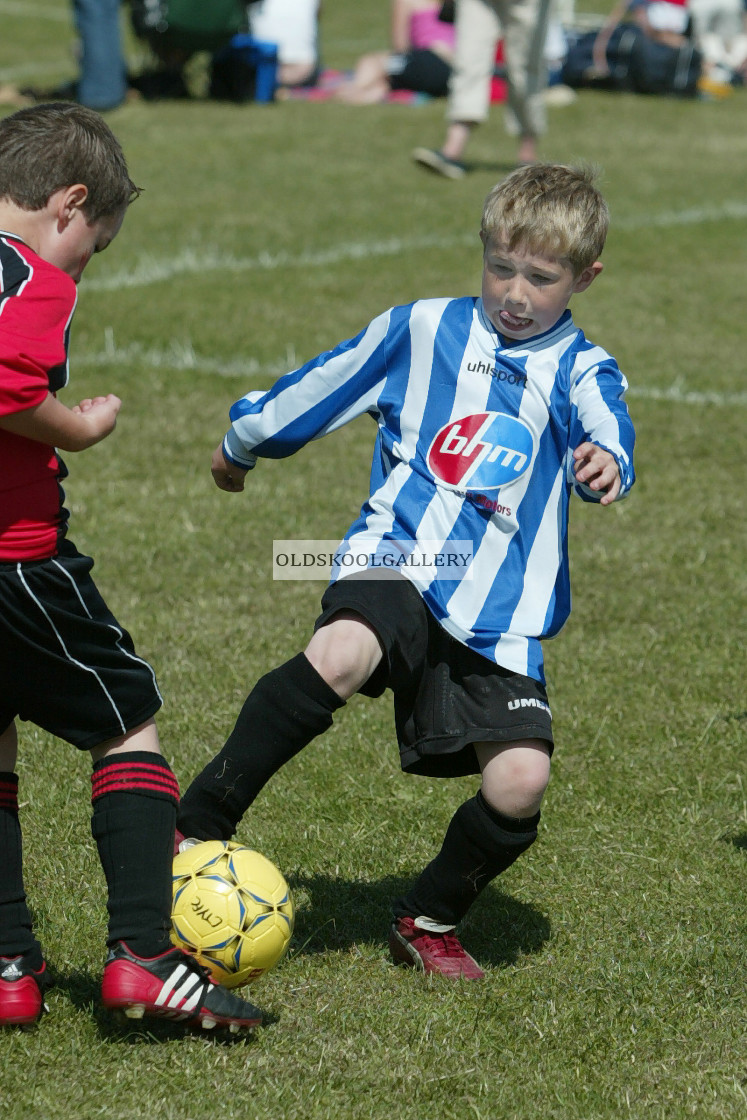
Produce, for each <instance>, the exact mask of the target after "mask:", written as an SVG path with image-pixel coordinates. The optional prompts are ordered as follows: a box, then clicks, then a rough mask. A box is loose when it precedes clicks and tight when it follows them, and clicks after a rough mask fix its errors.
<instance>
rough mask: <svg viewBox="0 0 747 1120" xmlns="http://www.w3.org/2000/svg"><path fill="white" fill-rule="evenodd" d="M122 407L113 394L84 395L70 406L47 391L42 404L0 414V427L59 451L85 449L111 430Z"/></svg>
mask: <svg viewBox="0 0 747 1120" xmlns="http://www.w3.org/2000/svg"><path fill="white" fill-rule="evenodd" d="M121 407H122V402H121V400H120V399H119V397H115V396H114V394H113V393H109V395H108V396H106V397H86V399H85V400H83V401H81V402H80V404H75V405H73V407H72V408H68V407H67V405H65V404H62V402H61V401H58V400H57V397H55V396H54V394H53V393H48V394H47V396H46V397H45V398H44V400H43V401H42V402H41V404H37V405H34V406H33V407H32V408H26V409H24V410H23V411H21V412H12V413H10V414H8V415H7V416H3V417H0V427H2V428H6V429H7V430H8V431H10V432H15V433H16V434H17V435H20V436H25V437H26V438H27V439H34V440H38V442H39V443H46V444H49V446H50V447H58V448H59V449H60V450H61V451H85V449H86V448H87V447H92V446H93V444H94V443H98V442H99V440H102V439H104V438H105V437H106V436H108V435H109V433H110V432H111V431H113V429H114V425H115V424H116V422H117V413H118V412H119V410H120V408H121Z"/></svg>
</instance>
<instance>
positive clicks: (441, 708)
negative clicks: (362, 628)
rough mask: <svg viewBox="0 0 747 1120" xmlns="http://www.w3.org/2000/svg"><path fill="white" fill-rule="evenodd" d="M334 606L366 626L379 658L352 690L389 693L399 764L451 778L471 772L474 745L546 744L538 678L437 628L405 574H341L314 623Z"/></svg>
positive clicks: (548, 723)
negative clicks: (359, 618) (377, 645)
mask: <svg viewBox="0 0 747 1120" xmlns="http://www.w3.org/2000/svg"><path fill="white" fill-rule="evenodd" d="M341 610H350V611H355V613H356V614H359V615H361V616H362V617H363V618H365V620H366V621H367V622H368V623H369V624H370V625H371V626H372V627H373V629H374V630H375V631H376V633H377V634H378V636H379V640H380V641H381V644H382V647H383V650H384V657H383V659H382V661H381V663H380V665H379V666H378V668H377V669H376V670H375V671H374V672H373V674H372V675H371V676H370V677H369V679H368V680H367V681H366V683H365V684H364V685H363V686H362V687H361V688H360V689H359V691H360V692H361V693H363V694H364V695H365V696H381V694H382V693H383V692H384V690H385V689H386V688H390V689H391V690H392V692H393V694H394V719H395V725H396V730H397V739H398V742H399V752H400V763H401V765H402V769H403V770H406V771H407V772H408V773H411V774H425V775H429V776H434V777H441V778H452V777H459V776H461V775H463V774H477V773H479V770H480V767H479V765H478V762H477V755H476V754H475V749H474V745H473V744H475V743H482V742H496V743H506V742H512V741H513V740H516V739H544V740H545V742H546V743H547V744H548V747H549V749H550V752H552V749H553V739H552V716H551V714H550V708H549V705H548V703H547V692H546V691H545V688H544V685H543V684H541V682H540V681H536V680H534V679H533V678H532V677H525V676H523V675H522V674H521V673H513V672H511V671H510V670H509V669H503V668H501V666H500V665H496V664H495V663H494V662H493V661H489V660H488V659H487V658H486V657H483V656H481V654H479V653H475V652H474V650H471V649H469V648H468V647H467V646H465V645H463V644H462V643H461V642H458V641H457V640H456V639H455V638H452V637H451V635H449V634H447V633H446V631H445V630H444V629H443V628H442V627H441V626H439V624H438V623H437V622H436V620H435V618H434V617H433V615H432V614H431V613H430V611H429V610H428V608H427V607H426V605H425V603H424V602H423V600H422V598H421V597H420V595H419V594H418V592H417V591H416V590H415V588H414V587H413V585H412V584H411V583H410V582H409V580H407V579H405V578H403V577H402V576H400V575H398V574H397V573H392V576H391V578H389V579H382V578H381V575H380V573H379V572H377V573H376V578H366V576H365V575H363V574H361V575H360V576H348V577H346V578H344V579H339V580H337V582H336V583H333V584H331V585H330V586H329V587H328V588H327V590H326V591H325V593H324V595H323V597H322V613H321V614H320V615H319V617H318V619H317V620H316V623H315V627H314V628H315V629H319V627H320V626H324V624H325V623H327V622H329V621H330V620H331V618H332V617H333V615H335V614H337V612H338V611H341Z"/></svg>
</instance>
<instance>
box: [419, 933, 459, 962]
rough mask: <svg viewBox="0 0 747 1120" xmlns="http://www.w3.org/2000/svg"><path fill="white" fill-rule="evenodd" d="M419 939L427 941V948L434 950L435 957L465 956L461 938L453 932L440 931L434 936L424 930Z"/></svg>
mask: <svg viewBox="0 0 747 1120" xmlns="http://www.w3.org/2000/svg"><path fill="white" fill-rule="evenodd" d="M417 940H418V941H424V942H425V946H424V947H425V948H426V949H430V950H432V951H433V955H434V957H463V956H464V949H463V948H462V946H461V944H460V942H459V939H458V938H457V937H456V936H455V935H454V934H453V933H440V934H438V935H437V936H435V937H434V936H433V935H432V934H430V933H426V932H423V934H422V936H421V937H418V939H417Z"/></svg>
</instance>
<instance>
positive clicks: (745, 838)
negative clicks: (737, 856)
mask: <svg viewBox="0 0 747 1120" xmlns="http://www.w3.org/2000/svg"><path fill="white" fill-rule="evenodd" d="M723 839H724V840H725V841H726V843H727V844H733V845H734V847H735V848H742V849H743V850H744V851H747V832H740V833H739V834H738V835H737V836H724V837H723Z"/></svg>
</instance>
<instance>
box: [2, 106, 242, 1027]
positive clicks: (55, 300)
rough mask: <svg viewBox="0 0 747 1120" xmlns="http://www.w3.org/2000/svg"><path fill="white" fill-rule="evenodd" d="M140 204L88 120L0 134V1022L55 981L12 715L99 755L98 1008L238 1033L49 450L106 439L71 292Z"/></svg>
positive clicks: (14, 125) (237, 1010) (57, 113)
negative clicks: (75, 339)
mask: <svg viewBox="0 0 747 1120" xmlns="http://www.w3.org/2000/svg"><path fill="white" fill-rule="evenodd" d="M137 194H138V190H137V188H136V187H135V186H134V184H133V182H132V180H131V179H130V176H129V173H128V171H127V165H126V162H125V159H124V156H123V154H122V150H121V148H120V146H119V144H118V142H117V140H116V139H115V137H114V136H113V135H112V133H111V131H110V129H109V127H108V126H107V125H106V124H105V123H104V121H103V120H102V119H101V117H99V116H98V115H97V114H96V113H94V112H92V111H91V110H90V109H86V108H84V107H83V106H80V105H75V104H71V103H65V104H46V105H39V106H35V107H33V108H28V109H22V110H21V111H20V112H18V113H15V114H13V115H12V116H10V117H6V118H5V119H3V120H2V121H0V231H2V232H0V1026H11V1025H24V1024H29V1023H33V1022H35V1021H36V1020H37V1019H38V1018H39V1017H40V1016H41V1014H42V1012H43V1011H44V1010H45V1005H44V993H45V990H46V988H47V987H48V986H49V983H50V981H49V976H48V973H47V968H46V964H45V961H44V958H43V955H42V950H41V947H40V945H39V943H38V941H37V940H36V938H35V936H34V933H33V929H32V923H31V917H30V914H29V910H28V907H27V905H26V895H25V891H24V885H23V873H22V861H21V828H20V823H19V814H18V777H17V775H16V774H15V765H16V757H17V749H18V738H17V731H16V719H17V718H20V719H21V720H29V721H32V722H33V723H35V724H37V726H39V727H42V728H44V729H45V730H46V731H48V732H50V733H51V734H53V735H56V736H58V737H59V738H60V739H65V740H67V742H69V743H72V744H73V745H74V746H76V747H78V748H79V749H80V750H86V751H89V752H90V755H91V759H92V762H93V775H92V804H93V818H92V832H93V836H94V838H95V840H96V843H97V846H98V851H99V857H100V859H101V864H102V867H103V870H104V874H105V877H106V881H107V888H108V911H109V935H108V939H107V944H108V947H109V955H108V958H107V961H106V964H105V966H104V975H103V982H102V999H103V1003H104V1006H105V1007H107V1008H111V1009H118V1010H122V1011H124V1012H125V1014H127V1015H129V1016H131V1017H133V1018H139V1017H140V1016H142V1015H143V1014H146V1015H157V1016H165V1017H167V1018H169V1019H176V1020H183V1021H185V1022H188V1023H194V1024H199V1025H201V1026H203V1027H208V1028H209V1027H215V1026H225V1027H228V1028H229V1029H230V1030H232V1031H234V1032H235V1031H238V1030H240V1029H248V1028H251V1027H253V1026H256V1024H257V1023H259V1022H260V1020H261V1013H260V1012H259V1011H258V1009H257V1008H256V1007H254V1006H252V1004H250V1003H247V1002H246V1001H245V1000H242V999H240V998H239V997H238V996H235V995H233V994H231V993H229V992H227V991H225V990H224V989H223V988H220V987H218V986H217V985H216V984H214V983H213V982H212V981H211V980H210V979H209V977H208V976H207V973H206V972H205V970H204V969H203V968H202V967H201V966H200V965H198V964H197V963H196V962H195V961H194V960H193V959H192V958H191V957H189V956H187V955H186V954H185V953H183V952H182V951H181V950H179V949H175V948H173V947H172V946H171V943H170V937H169V934H170V928H171V923H170V912H171V861H172V852H173V844H174V824H175V818H176V808H177V804H178V799H179V787H178V785H177V781H176V778H175V777H174V775H173V773H172V771H171V768H170V766H169V764H168V762H167V761H166V759H165V758H163V756H162V755H161V752H160V747H159V742H158V734H157V732H156V725H155V722H154V718H153V717H154V714H155V712H156V711H158V709H159V708H160V706H161V695H160V693H159V691H158V687H157V685H156V679H155V674H154V673H153V670H152V669H151V667H150V665H148V664H147V662H145V661H143V660H142V659H141V658H140V657H138V656H137V655H136V653H135V649H134V646H133V643H132V639H131V638H130V636H129V634H128V633H127V632H126V631H125V630H123V629H122V628H121V627H120V626H119V624H118V623H117V620H116V619H115V618H114V616H113V615H112V614H111V612H110V611H109V609H108V608H107V606H106V604H105V603H104V601H103V599H102V598H101V595H100V594H99V592H98V591H97V589H96V586H95V584H94V583H93V581H92V579H91V576H90V570H91V568H92V566H93V561H92V560H91V559H90V557H87V556H82V555H81V554H80V553H79V552H78V551H77V549H76V548H75V547H74V546H73V544H72V543H71V542H70V541H69V540H68V539H67V535H66V534H67V519H68V514H67V511H66V510H65V508H64V493H63V490H62V487H61V481H62V480H63V479H64V478H65V477H66V475H67V471H66V469H65V466H64V464H63V462H62V459H61V458H60V456H59V454H58V452H57V448H60V449H61V450H63V451H82V450H84V449H85V448H87V447H90V446H92V445H93V444H94V443H98V442H99V441H100V440H102V439H104V438H105V437H106V436H108V435H109V434H110V433H111V432H112V430H113V429H114V425H115V423H116V420H117V414H118V412H119V409H120V405H121V402H120V400H119V398H118V397H116V396H114V394H112V393H109V394H108V395H106V396H98V397H93V398H87V399H86V400H83V401H81V402H80V403H79V404H76V405H74V406H73V407H72V408H69V407H68V406H67V405H65V404H63V403H62V402H61V401H60V400H58V399H57V396H56V394H57V392H58V391H59V390H60V389H62V388H63V386H64V385H65V384H66V383H67V378H68V356H67V349H68V338H69V333H70V322H71V319H72V316H73V312H74V310H75V304H76V299H77V291H76V285H77V283H78V281H79V280H80V278H81V276H82V274H83V270H84V269H85V267H86V264H87V263H88V261H89V260H90V258H91V256H92V255H93V253H97V252H101V251H102V250H103V249H105V248H106V247H107V245H108V244H109V243H110V242H111V241H112V240H113V239H114V237H116V235H117V233H118V232H119V229H120V226H121V225H122V222H123V220H124V216H125V213H126V211H127V207H128V205H129V203H130V201H131V200H132V199H133V198H134V197H136V196H137Z"/></svg>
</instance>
